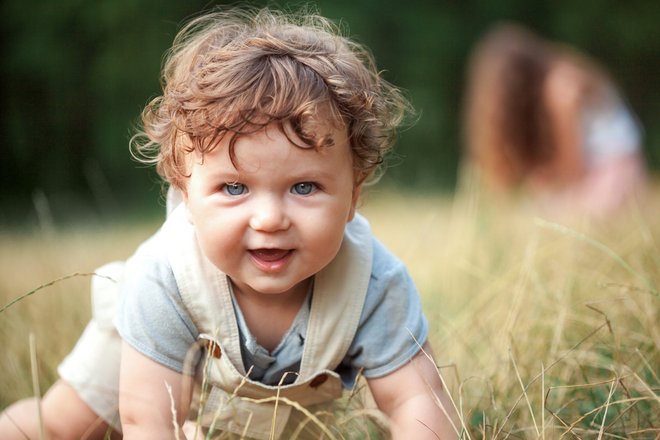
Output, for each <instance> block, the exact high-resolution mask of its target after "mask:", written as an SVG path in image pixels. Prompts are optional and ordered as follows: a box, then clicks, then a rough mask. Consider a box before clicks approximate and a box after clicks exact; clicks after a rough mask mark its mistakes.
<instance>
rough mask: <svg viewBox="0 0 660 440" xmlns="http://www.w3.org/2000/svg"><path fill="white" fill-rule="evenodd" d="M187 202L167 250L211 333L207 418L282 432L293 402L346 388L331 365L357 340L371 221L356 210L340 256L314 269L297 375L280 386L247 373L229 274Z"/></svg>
mask: <svg viewBox="0 0 660 440" xmlns="http://www.w3.org/2000/svg"><path fill="white" fill-rule="evenodd" d="M184 210H185V207H183V206H179V207H178V208H177V209H175V210H174V212H172V214H171V216H170V218H169V219H168V222H167V223H166V226H165V227H166V228H169V230H168V231H167V234H168V235H169V236H171V237H173V241H172V243H171V246H170V248H169V251H168V258H169V260H170V264H171V266H172V270H173V272H174V277H175V279H176V281H177V285H178V287H179V291H180V294H181V298H182V299H183V302H184V304H185V305H186V307H187V308H188V310H189V312H190V315H191V317H192V320H193V322H194V323H195V325H196V326H197V328H198V330H199V331H200V333H201V334H202V335H201V338H203V339H204V340H205V341H210V342H207V343H208V344H210V345H208V347H207V348H209V349H208V350H207V353H209V354H210V355H211V356H210V357H209V362H208V364H207V365H206V366H205V367H204V369H203V377H204V379H205V381H206V382H208V383H209V384H210V385H211V388H210V391H209V392H208V395H206V396H205V395H204V394H202V400H201V406H202V407H203V411H202V416H201V421H202V423H203V425H204V426H211V425H213V426H214V427H215V428H216V429H218V430H220V431H227V432H232V433H235V434H238V435H246V436H247V437H252V438H256V439H262V438H263V439H268V438H279V437H280V436H281V435H282V432H283V430H284V429H285V426H286V424H287V420H288V418H289V414H290V412H291V409H292V406H291V405H293V406H296V405H302V406H303V407H307V406H310V405H316V404H320V403H323V402H328V401H332V400H334V399H337V398H339V397H340V396H341V394H342V385H341V380H340V378H339V376H338V375H337V374H336V373H335V372H334V371H332V370H334V369H335V368H336V367H337V366H338V365H339V363H340V362H341V360H342V359H343V358H344V357H345V355H346V353H347V351H348V349H349V347H350V345H351V342H352V340H353V338H354V336H355V332H356V331H357V326H358V324H359V319H360V315H361V312H362V306H363V304H364V299H365V296H366V293H367V288H368V285H369V279H370V276H371V264H372V246H371V231H370V228H369V225H368V223H367V221H366V220H365V219H364V218H362V217H359V216H356V218H355V219H354V220H353V221H352V222H351V223H350V224H349V225H347V228H346V233H345V234H344V240H343V242H342V246H341V249H340V250H339V253H338V255H337V257H336V258H335V259H334V260H333V261H332V262H331V263H330V265H328V267H326V268H325V269H324V270H323V271H321V272H320V273H319V274H317V275H316V278H315V281H314V294H313V297H312V304H311V309H310V317H309V322H308V327H307V336H306V338H305V347H304V351H303V358H302V363H301V367H300V371H299V372H298V377H297V379H296V380H295V382H294V383H293V384H290V385H284V386H279V387H278V386H267V385H264V384H261V383H259V382H255V381H251V380H249V379H247V378H246V371H245V369H244V367H243V362H242V358H241V351H240V340H239V331H238V324H237V322H236V317H235V315H234V309H233V306H232V301H231V295H230V290H229V289H230V287H229V284H228V279H227V276H226V275H225V274H223V273H222V272H220V271H219V270H218V269H217V268H216V267H215V266H213V264H212V263H211V262H210V261H208V259H207V258H206V257H205V256H204V255H203V254H202V252H201V250H200V249H199V246H198V244H197V240H196V237H195V233H194V229H193V227H192V225H190V224H189V223H188V222H187V220H186V215H185V211H184ZM213 354H215V355H216V357H213V356H212V355H213ZM273 427H274V429H275V431H274V432H273V433H271V429H272V428H273ZM271 435H272V436H271Z"/></svg>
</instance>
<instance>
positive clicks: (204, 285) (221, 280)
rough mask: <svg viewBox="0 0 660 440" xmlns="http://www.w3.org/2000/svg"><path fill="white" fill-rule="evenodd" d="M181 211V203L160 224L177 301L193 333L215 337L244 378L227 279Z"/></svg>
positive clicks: (236, 325) (182, 207)
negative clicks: (178, 298)
mask: <svg viewBox="0 0 660 440" xmlns="http://www.w3.org/2000/svg"><path fill="white" fill-rule="evenodd" d="M185 210H186V208H185V206H184V205H183V204H180V205H178V206H177V207H176V208H175V209H174V210H173V211H172V212H171V213H170V215H169V216H168V218H167V221H166V222H165V225H164V229H166V230H167V235H168V237H170V240H171V241H170V243H169V245H168V246H167V253H168V259H169V261H170V264H171V266H172V271H173V272H174V278H175V279H176V283H177V286H178V288H179V293H180V295H181V299H182V300H183V303H184V305H185V307H186V308H187V309H188V312H189V313H190V317H191V319H192V321H193V323H194V324H195V326H196V327H197V330H198V331H199V332H200V333H206V334H209V335H211V336H213V337H214V338H216V340H217V341H218V342H219V343H220V344H221V346H222V348H223V351H224V355H225V356H227V357H228V358H229V360H230V361H231V363H232V364H233V365H235V366H236V369H237V370H238V372H239V373H241V374H242V375H245V373H246V372H245V369H244V367H243V361H242V358H241V347H240V338H239V332H238V324H237V322H236V315H235V314H234V307H233V305H232V300H231V294H230V286H229V280H228V279H227V276H226V275H225V274H224V273H223V272H221V271H220V270H218V268H216V267H215V266H214V265H213V263H211V262H210V261H209V260H208V258H206V256H205V255H204V254H203V253H202V251H201V249H200V247H199V245H198V244H197V237H196V235H195V229H194V227H193V225H192V224H191V223H190V222H189V221H188V219H187V217H186V211H185Z"/></svg>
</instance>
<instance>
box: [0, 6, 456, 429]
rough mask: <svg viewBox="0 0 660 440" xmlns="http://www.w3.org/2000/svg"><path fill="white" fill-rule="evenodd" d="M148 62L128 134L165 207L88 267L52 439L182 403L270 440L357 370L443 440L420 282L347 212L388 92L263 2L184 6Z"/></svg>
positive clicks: (331, 45)
mask: <svg viewBox="0 0 660 440" xmlns="http://www.w3.org/2000/svg"><path fill="white" fill-rule="evenodd" d="M162 74H163V82H162V84H163V93H162V95H161V96H159V97H157V98H156V99H155V100H154V101H152V103H151V104H150V105H148V106H147V108H146V109H145V111H144V112H143V117H142V120H143V133H141V134H142V136H140V137H137V138H135V142H136V143H134V144H133V145H134V147H135V148H136V150H137V153H136V154H137V155H138V156H139V158H140V159H141V160H142V161H143V162H145V163H152V164H156V165H157V170H158V172H159V173H160V175H161V176H162V177H163V178H164V180H165V181H166V182H167V184H168V185H169V194H168V195H169V197H168V215H167V219H166V220H165V222H164V224H163V226H162V228H161V229H160V230H159V231H158V232H157V233H156V234H155V235H154V236H153V237H151V238H150V239H149V240H147V241H146V242H145V243H143V245H141V246H140V247H139V248H138V250H137V251H136V252H135V254H134V255H133V256H132V257H131V258H130V259H129V260H128V261H127V262H126V263H125V265H124V264H123V263H116V264H111V265H109V266H105V267H104V268H102V269H100V270H99V273H100V274H102V275H104V276H106V277H107V278H99V279H98V282H97V283H96V284H95V285H93V287H92V293H93V298H94V299H95V301H93V303H94V315H93V320H92V322H91V323H90V325H89V326H88V327H87V329H86V330H85V333H84V334H83V337H81V339H80V340H79V341H78V344H77V345H76V347H75V349H74V351H73V352H72V353H71V354H70V355H69V356H68V357H67V359H66V360H65V361H64V362H63V364H62V365H61V366H60V369H59V371H60V374H61V376H62V379H61V380H60V381H59V382H57V383H56V384H55V386H54V387H53V388H52V389H51V390H50V391H49V392H48V393H47V394H46V396H45V398H44V402H43V406H42V414H44V422H45V425H46V426H45V428H46V431H47V432H48V433H49V434H50V436H51V438H81V437H84V438H102V432H103V430H104V429H109V428H112V429H113V432H114V435H116V436H118V435H120V434H119V433H120V432H121V435H123V437H124V438H127V439H144V438H157V439H167V438H179V436H182V434H181V433H179V432H178V430H179V428H181V425H184V432H185V433H186V434H190V435H194V432H195V428H193V427H191V425H190V424H186V422H185V421H186V419H188V418H189V417H190V418H191V419H192V420H193V421H194V420H196V416H197V412H196V410H195V409H193V408H194V407H195V406H196V405H197V406H199V407H198V408H196V409H198V410H200V411H201V413H200V414H201V419H200V422H201V425H202V430H206V429H209V428H210V427H211V426H212V427H214V428H215V433H220V432H223V433H231V434H232V435H236V436H241V438H243V437H247V438H282V439H284V438H286V433H283V429H285V428H286V427H287V424H288V423H289V422H288V421H289V420H294V421H295V417H294V414H295V413H296V411H297V409H296V408H297V406H296V405H298V406H300V407H310V408H314V407H315V405H319V404H323V405H325V404H327V403H329V402H332V401H334V400H336V399H338V398H339V397H341V396H342V391H343V390H345V389H351V388H352V387H353V386H354V384H355V381H356V379H357V377H358V375H362V376H363V377H365V378H366V381H367V383H368V385H369V389H370V390H371V393H372V395H373V398H374V401H375V403H376V404H377V406H378V408H379V409H380V410H381V411H382V412H383V413H384V414H385V415H386V416H387V417H388V420H389V425H390V431H391V434H392V437H393V438H394V439H411V438H414V439H424V438H428V439H431V438H432V439H437V438H441V439H453V438H457V437H458V430H457V427H456V426H457V425H456V420H455V419H456V416H455V410H454V407H453V406H452V405H451V403H450V400H449V396H448V394H447V391H446V390H445V389H444V386H443V383H442V380H441V378H440V375H439V372H438V369H437V367H436V365H435V363H434V361H433V360H432V351H431V347H430V344H429V342H428V323H427V320H426V317H425V316H424V313H423V311H422V309H421V303H420V299H419V295H418V292H417V289H416V287H415V285H414V283H413V281H412V279H411V278H410V276H409V274H408V271H407V269H406V267H405V266H404V265H403V263H402V262H401V261H400V260H399V259H398V258H397V257H396V256H394V255H393V254H391V253H390V252H389V251H388V250H387V249H386V248H385V247H384V246H383V245H382V244H380V242H379V241H378V240H377V239H376V238H375V237H374V236H373V235H372V233H371V229H370V226H369V224H368V222H367V220H366V219H365V218H363V217H362V216H360V215H359V214H358V213H357V212H356V207H357V203H358V200H359V198H360V194H361V191H362V188H363V185H364V184H365V182H366V181H368V180H370V178H371V177H373V176H374V173H375V172H376V171H377V168H378V167H379V165H380V163H381V162H382V159H383V156H384V155H385V154H386V153H387V152H388V151H389V149H390V148H391V147H392V144H393V142H394V135H395V133H396V130H397V128H398V126H399V125H400V124H401V122H402V120H403V117H404V115H405V113H406V112H407V111H408V110H409V104H408V102H407V100H406V99H405V98H404V97H403V95H402V94H401V93H400V91H399V90H398V89H396V88H395V87H394V86H392V85H390V84H389V83H387V82H385V81H384V80H383V79H382V78H381V77H380V75H379V73H378V71H377V70H376V68H375V65H374V63H373V60H372V58H371V56H370V55H369V53H368V52H367V51H366V50H365V49H364V48H362V47H361V46H358V45H357V44H355V43H353V42H351V41H350V40H348V39H347V38H345V37H343V36H341V35H339V34H338V31H337V29H336V28H335V27H334V26H333V25H332V24H331V23H330V22H329V21H328V20H326V19H324V18H322V17H319V16H316V15H309V14H305V15H304V16H289V15H286V14H282V13H278V12H276V11H272V10H268V9H263V10H253V9H241V8H237V9H230V10H227V11H216V12H212V13H209V14H205V15H203V16H201V17H198V18H196V19H193V20H192V21H191V22H189V23H188V25H186V26H185V27H184V28H183V30H182V31H181V32H180V33H179V35H178V36H177V37H176V39H175V42H174V45H173V47H172V49H171V51H170V52H169V54H168V57H167V59H166V62H165V64H164V67H163V72H162ZM109 279H112V280H115V281H117V282H118V283H117V284H114V283H113V282H111V281H110V280H109ZM119 292H120V293H119ZM119 296H121V303H120V305H119V306H118V309H117V310H116V313H115V311H114V308H115V305H114V302H116V301H113V299H114V300H116V298H117V297H119ZM113 316H114V318H113ZM196 348H197V349H201V350H202V351H203V354H204V356H203V357H202V355H201V354H200V353H199V352H198V351H199V350H195V349H196ZM191 349H192V351H191ZM190 360H192V362H189V361H190ZM192 380H195V382H194V383H191V381H192ZM204 383H207V386H208V387H209V388H208V389H203V388H200V385H203V384H204ZM168 387H169V388H168ZM193 389H195V391H196V392H208V394H207V395H206V396H205V398H204V400H202V401H201V402H200V401H199V400H198V399H197V398H193ZM36 404H37V403H36V401H34V400H27V401H23V402H21V403H19V404H17V405H16V406H12V407H10V408H9V409H8V410H6V411H5V412H4V413H3V414H2V417H1V418H0V433H2V438H3V439H14V438H25V436H27V437H28V438H35V437H37V435H38V425H37V423H36V420H37V419H36V415H37V411H36ZM117 410H119V411H117ZM452 419H453V420H452ZM96 421H98V423H96ZM308 421H309V420H308ZM94 426H95V427H96V428H93V427H94ZM308 426H309V427H313V426H314V424H313V423H309V424H308ZM294 428H295V425H294ZM306 428H307V427H306ZM305 433H306V431H303V435H302V437H301V438H318V436H312V437H310V435H312V434H309V435H307V434H305ZM317 435H318V433H317Z"/></svg>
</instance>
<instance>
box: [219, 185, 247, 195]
mask: <svg viewBox="0 0 660 440" xmlns="http://www.w3.org/2000/svg"><path fill="white" fill-rule="evenodd" d="M222 191H223V192H224V193H225V194H227V195H230V196H240V195H243V194H245V193H246V192H247V186H245V185H243V184H242V183H225V184H224V185H223V186H222Z"/></svg>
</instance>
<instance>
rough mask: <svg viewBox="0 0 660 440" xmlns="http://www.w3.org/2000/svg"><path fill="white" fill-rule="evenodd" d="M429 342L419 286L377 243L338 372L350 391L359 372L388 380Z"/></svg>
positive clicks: (403, 267)
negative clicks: (361, 303) (354, 329)
mask: <svg viewBox="0 0 660 440" xmlns="http://www.w3.org/2000/svg"><path fill="white" fill-rule="evenodd" d="M427 337H428V322H427V320H426V317H425V316H424V314H423V312H422V306H421V301H420V298H419V294H418V291H417V288H416V287H415V284H414V282H413V280H412V278H411V277H410V275H409V274H408V271H407V269H406V267H405V266H404V264H403V263H402V262H401V261H400V260H399V259H398V258H396V257H395V256H394V255H392V254H391V253H390V252H389V251H387V250H386V249H385V247H383V246H382V245H381V244H380V243H378V242H377V241H374V260H373V267H372V274H371V280H370V282H369V288H368V291H367V297H366V300H365V304H364V306H363V309H362V315H361V317H360V323H359V326H358V330H357V333H356V335H355V338H354V340H353V343H352V344H351V347H350V348H349V351H348V354H347V356H346V358H345V359H344V361H343V362H342V364H341V365H340V367H339V369H338V372H339V373H340V374H341V376H342V380H343V381H344V385H345V386H351V384H352V383H353V382H354V380H355V376H356V375H357V372H358V371H359V370H362V374H363V375H364V376H365V377H367V378H375V377H381V376H385V375H387V374H389V373H392V372H394V371H395V370H397V369H398V368H400V367H402V366H403V365H404V364H405V363H406V362H408V361H409V360H410V359H412V357H413V356H414V355H415V354H417V352H418V351H419V350H420V348H421V346H422V345H423V344H424V343H425V342H426V339H427Z"/></svg>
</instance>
